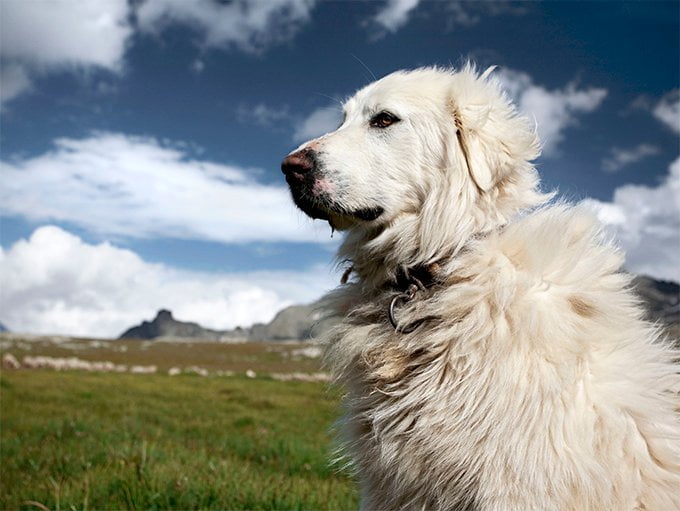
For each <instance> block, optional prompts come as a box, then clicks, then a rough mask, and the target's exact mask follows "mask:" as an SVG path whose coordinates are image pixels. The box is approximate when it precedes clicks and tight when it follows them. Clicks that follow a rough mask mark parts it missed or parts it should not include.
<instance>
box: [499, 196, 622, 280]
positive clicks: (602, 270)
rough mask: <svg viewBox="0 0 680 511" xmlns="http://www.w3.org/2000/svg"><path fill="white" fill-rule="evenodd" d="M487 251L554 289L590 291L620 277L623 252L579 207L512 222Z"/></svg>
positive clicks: (542, 211)
mask: <svg viewBox="0 0 680 511" xmlns="http://www.w3.org/2000/svg"><path fill="white" fill-rule="evenodd" d="M486 248H487V250H491V251H494V250H495V251H497V252H498V253H499V254H503V256H505V257H507V259H508V260H509V261H510V262H511V264H512V266H513V267H514V268H515V269H516V271H517V272H518V273H520V274H521V275H522V276H524V277H526V278H530V279H536V280H539V281H542V282H544V283H547V284H552V285H555V286H560V285H566V286H572V285H577V286H580V287H586V286H587V285H589V284H595V283H596V282H597V281H599V280H601V279H602V278H606V277H608V276H614V275H615V276H619V277H621V278H620V279H619V283H620V284H623V283H626V282H627V281H628V277H627V276H625V275H622V274H621V267H622V264H623V260H624V255H623V253H622V252H621V251H620V250H619V249H618V248H617V247H616V246H615V245H614V243H613V242H612V241H611V239H609V238H608V237H607V235H606V234H605V233H604V232H603V230H602V227H601V225H600V223H599V221H598V220H597V218H596V217H595V216H594V215H593V214H592V213H591V212H589V211H588V210H586V209H585V208H583V207H580V206H569V205H566V204H560V205H554V206H547V207H544V208H540V209H538V210H536V211H533V212H531V213H529V214H526V215H524V216H522V217H520V218H518V219H517V220H515V221H513V222H511V223H509V224H508V225H506V226H505V227H504V228H503V229H501V230H500V231H499V232H498V233H497V235H496V236H495V237H492V238H490V239H489V245H488V246H487V247H486Z"/></svg>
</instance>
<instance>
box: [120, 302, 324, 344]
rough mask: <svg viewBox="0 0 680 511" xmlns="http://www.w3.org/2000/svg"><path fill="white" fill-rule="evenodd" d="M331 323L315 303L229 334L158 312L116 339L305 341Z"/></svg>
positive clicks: (301, 306) (234, 330) (165, 311)
mask: <svg viewBox="0 0 680 511" xmlns="http://www.w3.org/2000/svg"><path fill="white" fill-rule="evenodd" d="M331 323H333V320H328V319H324V318H323V315H322V314H321V312H319V306H318V303H313V304H310V305H292V306H290V307H286V308H284V309H282V310H280V311H279V312H278V313H277V314H276V316H274V319H272V320H271V321H270V322H269V323H256V324H254V325H253V326H251V327H246V328H243V327H237V328H235V329H233V330H211V329H209V328H203V327H202V326H200V325H199V324H197V323H191V322H185V321H178V320H176V319H175V318H174V317H173V315H172V312H170V311H169V310H167V309H161V310H159V311H158V313H157V314H156V317H155V318H154V319H153V320H152V321H142V323H141V324H139V325H137V326H134V327H132V328H129V329H127V330H126V331H125V332H123V334H121V336H120V337H119V339H146V340H148V339H158V338H175V339H179V338H182V339H202V340H210V341H220V342H238V341H244V340H245V341H290V340H297V341H306V340H309V339H311V338H313V337H314V336H315V335H316V334H317V333H319V332H321V331H323V330H324V329H326V328H328V327H329V326H330V324H331Z"/></svg>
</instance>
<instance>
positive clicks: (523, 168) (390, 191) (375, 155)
mask: <svg viewBox="0 0 680 511" xmlns="http://www.w3.org/2000/svg"><path fill="white" fill-rule="evenodd" d="M488 74H489V72H487V73H485V74H483V75H481V76H480V75H478V74H477V73H476V72H475V70H474V69H473V68H472V67H471V66H468V67H466V68H464V69H463V70H461V71H457V72H456V71H451V70H440V69H434V68H426V69H417V70H414V71H399V72H396V73H393V74H391V75H388V76H386V77H385V78H382V79H381V80H378V81H377V82H374V83H372V84H370V85H368V86H367V87H365V88H363V89H361V90H360V91H359V92H357V93H356V94H355V95H354V97H352V98H351V99H349V100H348V101H347V102H346V103H345V104H344V108H343V111H344V119H343V121H342V124H341V125H340V126H339V127H338V128H337V129H336V130H335V131H333V132H332V133H328V134H326V135H324V136H322V137H320V138H317V139H314V140H311V141H309V142H306V143H304V144H302V145H301V146H300V147H299V148H298V149H296V150H295V151H294V152H292V153H291V154H289V155H288V156H287V157H286V158H285V160H284V161H283V164H282V170H283V173H284V174H285V176H286V181H287V182H288V184H289V186H290V189H291V193H292V196H293V200H294V201H295V204H296V205H297V206H298V207H299V208H300V209H302V210H303V211H304V212H305V213H307V214H308V215H309V216H311V217H312V218H320V219H324V220H327V221H329V223H330V224H331V225H332V226H333V227H335V228H338V229H348V228H352V227H362V226H364V227H365V226H377V225H387V224H390V223H393V222H394V221H395V220H396V219H397V218H399V217H400V216H401V215H403V214H404V213H407V214H408V213H413V214H415V215H419V214H420V212H421V211H422V210H424V209H426V208H427V207H428V206H427V204H429V200H430V198H431V197H432V195H433V194H438V195H439V196H440V197H443V198H442V199H441V200H439V201H438V202H439V203H441V202H442V201H443V202H445V203H449V206H451V205H452V204H451V203H455V202H456V201H460V202H461V203H462V202H465V203H466V204H474V203H486V204H491V203H493V202H498V201H499V200H500V198H502V197H501V196H502V193H501V192H500V191H499V190H501V189H503V190H505V192H504V193H506V194H507V192H508V190H510V189H512V188H513V185H512V184H513V183H514V184H516V183H518V182H521V181H522V180H523V178H522V174H524V173H527V172H528V173H529V174H531V176H532V179H530V180H529V181H531V187H534V186H535V184H536V180H535V179H534V178H533V172H534V169H533V167H532V166H531V164H530V163H529V161H530V160H532V159H534V158H535V157H536V156H537V155H538V152H539V151H538V141H537V138H536V134H535V130H534V128H533V126H532V124H531V123H530V122H528V121H527V119H526V118H524V117H522V116H519V115H518V114H517V113H516V111H515V109H514V107H513V106H512V105H511V104H510V103H509V101H508V100H507V98H506V96H505V95H504V94H503V93H502V91H501V90H500V87H499V85H498V83H497V82H496V81H495V80H493V79H490V78H489V77H488V76H487V75H488ZM508 183H510V186H509V187H508ZM442 194H444V195H445V197H444V195H442ZM525 196H528V195H527V194H525ZM519 202H521V201H519ZM519 202H518V201H517V200H515V201H514V203H515V206H525V205H528V204H520V203H519ZM515 209H517V208H515ZM494 214H497V212H494Z"/></svg>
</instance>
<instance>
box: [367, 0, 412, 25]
mask: <svg viewBox="0 0 680 511" xmlns="http://www.w3.org/2000/svg"><path fill="white" fill-rule="evenodd" d="M419 3H420V0H387V3H386V4H385V5H384V6H383V7H382V8H381V9H380V10H379V11H378V12H377V13H376V14H375V16H373V21H374V22H375V23H377V24H378V25H380V26H381V27H382V28H384V29H385V30H387V31H388V32H396V31H397V30H399V29H400V28H401V27H402V26H404V25H405V24H406V23H407V22H408V19H409V15H410V14H411V12H412V11H413V10H414V9H415V8H416V7H418V4H419Z"/></svg>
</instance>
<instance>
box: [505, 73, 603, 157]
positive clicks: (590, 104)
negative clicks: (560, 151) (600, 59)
mask: <svg viewBox="0 0 680 511" xmlns="http://www.w3.org/2000/svg"><path fill="white" fill-rule="evenodd" d="M498 78H499V79H500V81H501V83H502V85H503V86H504V87H505V89H506V90H507V91H508V93H509V95H510V96H511V97H512V98H513V100H514V101H515V102H516V103H517V105H518V107H519V109H520V110H521V111H523V112H524V113H525V114H527V115H529V116H530V117H533V118H534V119H535V120H536V124H537V127H538V133H539V135H540V137H541V141H542V143H543V153H544V154H545V155H548V156H550V155H554V154H555V153H556V151H557V148H558V146H559V144H560V143H561V142H562V141H563V140H564V132H565V130H566V129H567V128H568V127H570V126H574V125H576V124H578V121H577V116H578V115H579V114H584V113H589V112H593V111H594V110H596V109H597V108H598V107H599V106H600V104H602V101H603V100H604V98H605V96H606V95H607V90H606V89H603V88H596V87H589V88H587V89H579V88H578V87H577V85H576V83H575V82H573V81H572V82H570V83H568V84H567V85H566V86H565V87H564V88H562V89H554V90H548V89H546V88H545V87H543V86H540V85H536V84H535V83H534V81H533V79H532V78H531V76H529V75H528V74H526V73H522V72H519V71H513V70H509V69H504V70H501V71H500V72H499V73H498Z"/></svg>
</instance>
